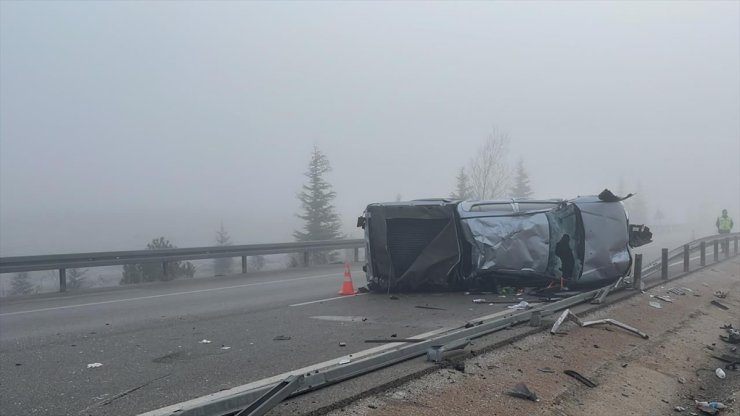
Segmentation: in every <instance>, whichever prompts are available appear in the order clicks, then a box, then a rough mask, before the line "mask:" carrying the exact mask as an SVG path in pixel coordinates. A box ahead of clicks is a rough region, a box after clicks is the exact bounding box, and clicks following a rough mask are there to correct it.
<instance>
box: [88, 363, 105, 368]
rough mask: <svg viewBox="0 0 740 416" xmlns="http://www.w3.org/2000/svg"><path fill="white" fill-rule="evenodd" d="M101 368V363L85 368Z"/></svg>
mask: <svg viewBox="0 0 740 416" xmlns="http://www.w3.org/2000/svg"><path fill="white" fill-rule="evenodd" d="M102 366H103V363H91V364H88V365H87V368H98V367H102Z"/></svg>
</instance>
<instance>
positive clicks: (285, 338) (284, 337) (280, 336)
mask: <svg viewBox="0 0 740 416" xmlns="http://www.w3.org/2000/svg"><path fill="white" fill-rule="evenodd" d="M272 340H273V341H288V340H290V337H289V336H287V335H278V336H276V337H275V338H273V339H272Z"/></svg>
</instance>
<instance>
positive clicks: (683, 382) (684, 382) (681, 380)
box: [678, 377, 686, 384]
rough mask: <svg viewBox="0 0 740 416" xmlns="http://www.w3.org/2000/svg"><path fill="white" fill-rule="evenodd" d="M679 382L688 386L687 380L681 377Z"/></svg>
mask: <svg viewBox="0 0 740 416" xmlns="http://www.w3.org/2000/svg"><path fill="white" fill-rule="evenodd" d="M678 382H679V383H681V384H686V378H684V377H679V378H678Z"/></svg>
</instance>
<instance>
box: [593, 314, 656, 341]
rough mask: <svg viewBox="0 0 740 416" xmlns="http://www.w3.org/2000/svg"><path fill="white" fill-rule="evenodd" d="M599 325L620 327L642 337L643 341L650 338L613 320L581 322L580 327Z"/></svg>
mask: <svg viewBox="0 0 740 416" xmlns="http://www.w3.org/2000/svg"><path fill="white" fill-rule="evenodd" d="M599 324H609V325H614V326H617V327H620V328H622V329H624V330H627V331H629V332H632V333H633V334H637V335H639V336H640V337H642V338H644V339H648V338H650V337H649V336H648V334H646V333H644V332H642V331H640V330H639V329H637V328H633V327H631V326H629V325H627V324H624V323H622V322H619V321H617V320H614V319H599V320H597V321H587V322H583V323H582V324H581V326H582V327H588V326H592V325H599Z"/></svg>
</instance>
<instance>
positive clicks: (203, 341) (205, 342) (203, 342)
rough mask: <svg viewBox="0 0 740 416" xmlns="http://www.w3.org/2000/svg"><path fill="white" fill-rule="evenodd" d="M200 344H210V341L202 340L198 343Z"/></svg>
mask: <svg viewBox="0 0 740 416" xmlns="http://www.w3.org/2000/svg"><path fill="white" fill-rule="evenodd" d="M200 343H201V344H210V343H211V340H208V339H204V340H202V341H200Z"/></svg>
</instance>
